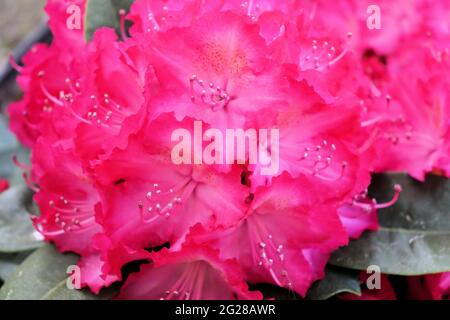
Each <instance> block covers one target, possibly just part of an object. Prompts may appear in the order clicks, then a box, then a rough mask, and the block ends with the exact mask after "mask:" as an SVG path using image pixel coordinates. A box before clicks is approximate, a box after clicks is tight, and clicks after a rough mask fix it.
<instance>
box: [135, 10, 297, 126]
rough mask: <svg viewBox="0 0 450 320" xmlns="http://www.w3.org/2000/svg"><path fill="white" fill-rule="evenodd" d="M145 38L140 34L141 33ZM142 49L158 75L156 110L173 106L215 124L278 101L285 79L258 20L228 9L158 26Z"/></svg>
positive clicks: (233, 122)
mask: <svg viewBox="0 0 450 320" xmlns="http://www.w3.org/2000/svg"><path fill="white" fill-rule="evenodd" d="M144 39H145V38H144ZM146 41H148V42H149V43H147V44H145V41H144V45H146V47H145V50H147V51H148V52H149V54H150V59H149V61H150V63H151V64H152V65H153V67H154V70H155V74H156V76H157V78H158V80H159V85H160V92H159V93H158V94H157V95H156V96H155V97H153V98H152V99H151V101H152V104H153V105H154V106H155V111H154V112H155V113H156V115H158V114H159V113H161V112H169V111H174V112H175V114H176V116H177V119H182V118H183V117H185V116H190V117H194V118H197V119H200V120H204V121H205V122H207V123H208V124H210V125H211V126H212V127H214V128H218V129H225V128H240V127H242V126H243V125H244V123H245V120H246V115H249V116H251V114H252V113H253V114H254V113H255V112H257V111H258V110H261V109H263V108H268V107H273V106H276V105H282V104H283V103H284V102H285V100H286V93H285V92H284V89H285V87H286V86H287V85H288V83H287V82H286V81H285V80H284V79H283V77H282V76H281V75H280V72H281V69H280V67H279V65H278V64H273V63H269V60H268V58H267V55H268V54H269V52H268V48H267V47H266V45H265V42H264V40H263V39H262V38H261V37H260V35H259V33H258V28H257V26H255V25H253V24H250V23H246V22H245V20H243V19H241V18H240V17H239V16H237V15H234V14H232V13H229V12H227V13H211V14H205V15H204V16H202V17H201V18H200V19H198V20H196V21H195V22H194V23H193V24H192V25H191V26H190V27H189V28H173V29H171V30H169V31H166V32H158V33H156V34H154V35H153V36H152V37H151V39H149V40H146Z"/></svg>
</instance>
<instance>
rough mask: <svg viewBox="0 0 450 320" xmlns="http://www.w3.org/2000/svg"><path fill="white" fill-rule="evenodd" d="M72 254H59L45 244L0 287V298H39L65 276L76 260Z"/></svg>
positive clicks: (58, 283)
mask: <svg viewBox="0 0 450 320" xmlns="http://www.w3.org/2000/svg"><path fill="white" fill-rule="evenodd" d="M77 259H78V257H77V256H76V255H73V254H61V253H59V252H58V251H57V250H56V249H55V248H53V246H51V245H45V246H43V247H42V248H40V249H38V250H36V251H35V252H34V253H33V254H31V255H30V256H29V257H28V258H27V259H26V260H25V261H24V262H23V264H22V265H20V266H19V267H18V268H17V270H16V271H15V272H14V274H12V275H11V277H10V278H9V279H8V281H6V283H5V284H4V285H3V287H2V288H1V289H0V299H6V300H8V299H12V300H36V299H41V298H42V297H44V296H45V295H46V294H48V293H49V292H50V291H51V290H52V289H53V288H55V287H56V286H58V285H60V283H61V282H62V281H64V280H65V279H66V278H67V274H66V271H67V267H68V266H69V265H73V264H75V263H76V262H77Z"/></svg>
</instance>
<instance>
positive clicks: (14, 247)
mask: <svg viewBox="0 0 450 320" xmlns="http://www.w3.org/2000/svg"><path fill="white" fill-rule="evenodd" d="M30 201H31V192H30V191H29V189H28V188H26V187H25V186H14V187H11V188H9V189H8V190H6V191H4V192H2V193H1V194H0V252H4V253H8V252H9V253H12V252H19V251H27V250H31V249H36V248H38V247H40V246H41V245H42V236H41V234H40V233H39V232H37V231H36V230H35V229H34V227H33V225H32V223H31V219H30V215H29V213H28V211H27V209H26V205H27V204H28V203H30Z"/></svg>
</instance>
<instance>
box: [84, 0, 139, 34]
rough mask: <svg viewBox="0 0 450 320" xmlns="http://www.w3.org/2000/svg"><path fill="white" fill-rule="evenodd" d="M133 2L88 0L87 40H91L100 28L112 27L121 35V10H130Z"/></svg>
mask: <svg viewBox="0 0 450 320" xmlns="http://www.w3.org/2000/svg"><path fill="white" fill-rule="evenodd" d="M132 3H133V0H88V2H87V10H86V18H85V19H86V20H85V39H86V40H91V39H92V36H93V35H94V33H95V31H96V30H97V29H98V28H100V27H111V28H114V29H116V32H117V34H120V17H119V10H121V9H124V10H129V8H130V6H131V4H132Z"/></svg>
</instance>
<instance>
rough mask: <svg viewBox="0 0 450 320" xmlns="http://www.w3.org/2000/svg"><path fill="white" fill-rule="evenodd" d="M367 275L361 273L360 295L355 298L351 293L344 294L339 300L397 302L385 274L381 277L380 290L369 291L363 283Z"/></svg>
mask: <svg viewBox="0 0 450 320" xmlns="http://www.w3.org/2000/svg"><path fill="white" fill-rule="evenodd" d="M367 278H368V275H367V274H366V273H365V272H362V273H361V275H360V282H361V286H362V293H361V295H360V296H357V295H355V294H352V293H344V294H340V295H339V299H342V300H397V296H396V293H395V291H394V288H393V286H392V283H391V281H390V280H389V277H388V276H387V275H385V274H382V275H381V280H380V288H373V289H369V288H367V287H366V285H365V282H366V280H367Z"/></svg>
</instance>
